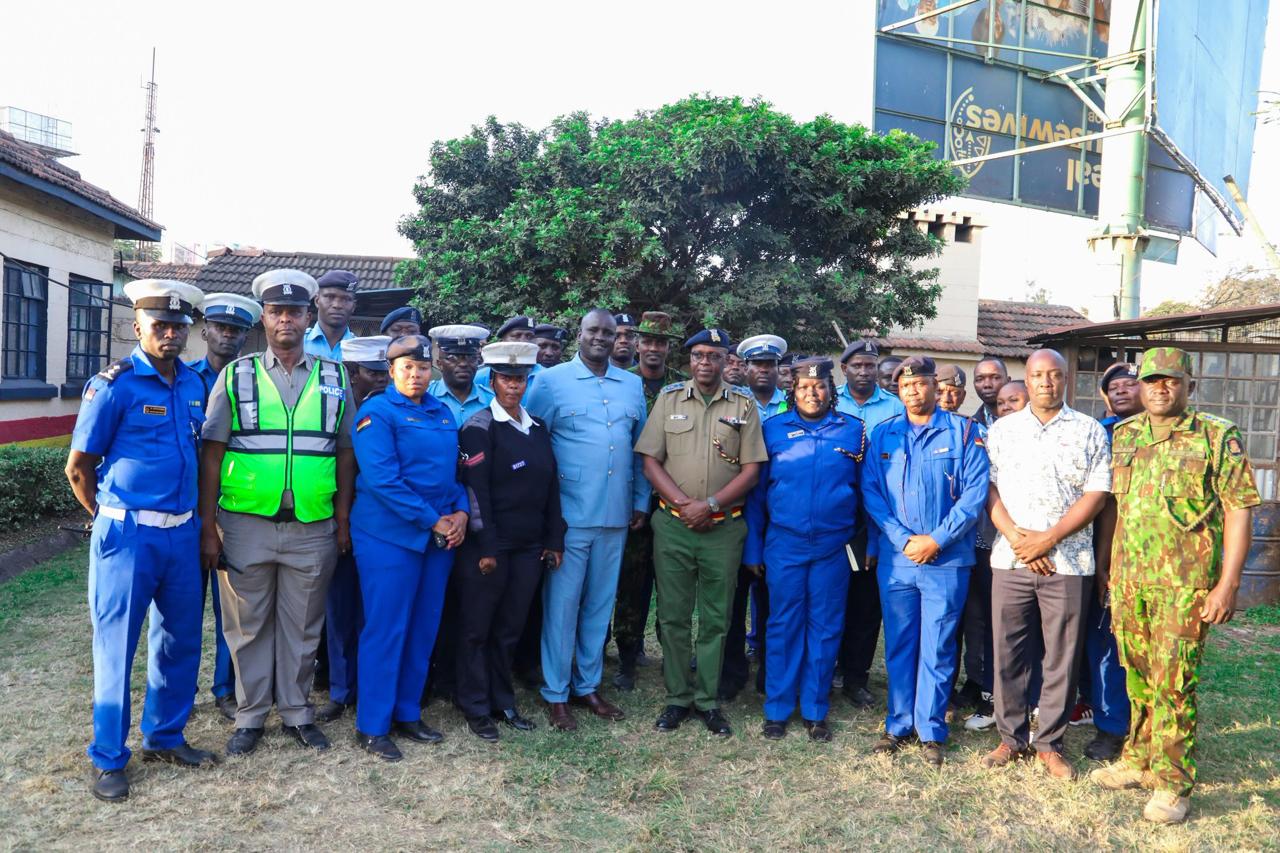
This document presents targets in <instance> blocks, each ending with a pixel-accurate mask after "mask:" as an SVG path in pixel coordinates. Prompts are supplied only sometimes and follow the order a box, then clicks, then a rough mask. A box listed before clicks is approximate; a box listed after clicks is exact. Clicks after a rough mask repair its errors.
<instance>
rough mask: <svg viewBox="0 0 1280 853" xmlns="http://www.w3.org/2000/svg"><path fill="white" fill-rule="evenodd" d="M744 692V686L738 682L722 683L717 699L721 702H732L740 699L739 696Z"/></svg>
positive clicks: (717, 692)
mask: <svg viewBox="0 0 1280 853" xmlns="http://www.w3.org/2000/svg"><path fill="white" fill-rule="evenodd" d="M741 692H742V684H741V683H740V682H736V681H730V682H724V681H721V682H720V689H719V690H717V691H716V698H717V699H719V700H720V701H721V702H732V701H733V700H734V699H737V698H738V694H739V693H741Z"/></svg>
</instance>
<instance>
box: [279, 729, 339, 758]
mask: <svg viewBox="0 0 1280 853" xmlns="http://www.w3.org/2000/svg"><path fill="white" fill-rule="evenodd" d="M280 730H281V731H282V732H284V733H285V734H287V735H289V736H290V737H292V738H293V739H294V740H296V741H297V742H298V744H299V745H300V746H305V747H307V748H308V749H314V750H316V751H317V752H320V751H323V750H326V749H328V748H329V739H328V738H327V737H325V736H324V732H322V731H320V727H319V726H317V725H316V724H315V723H303V724H302V725H300V726H281V727H280Z"/></svg>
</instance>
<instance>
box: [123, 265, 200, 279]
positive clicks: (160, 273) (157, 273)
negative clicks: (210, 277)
mask: <svg viewBox="0 0 1280 853" xmlns="http://www.w3.org/2000/svg"><path fill="white" fill-rule="evenodd" d="M202 269H204V265H203V264H165V263H160V262H159V261H125V262H124V271H125V272H127V273H128V274H129V275H130V277H132V278H168V279H172V280H174V281H187V282H191V283H192V284H195V281H196V277H197V276H198V275H200V270H202Z"/></svg>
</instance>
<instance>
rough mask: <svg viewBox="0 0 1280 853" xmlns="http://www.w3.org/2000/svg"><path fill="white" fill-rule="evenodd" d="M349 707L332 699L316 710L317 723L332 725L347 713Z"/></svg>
mask: <svg viewBox="0 0 1280 853" xmlns="http://www.w3.org/2000/svg"><path fill="white" fill-rule="evenodd" d="M348 707H349V706H348V705H345V704H343V703H342V702H335V701H333V700H332V699H330V700H329V701H328V702H325V703H324V704H323V705H321V706H320V707H319V708H317V709H316V722H317V723H332V722H333V721H334V720H336V719H338V718H339V717H341V716H342V715H343V714H345V713H347V708H348Z"/></svg>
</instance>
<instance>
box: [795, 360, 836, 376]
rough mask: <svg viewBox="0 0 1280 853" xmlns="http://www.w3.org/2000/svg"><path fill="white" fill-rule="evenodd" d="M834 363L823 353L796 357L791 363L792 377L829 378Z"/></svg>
mask: <svg viewBox="0 0 1280 853" xmlns="http://www.w3.org/2000/svg"><path fill="white" fill-rule="evenodd" d="M834 368H835V365H833V364H832V363H831V359H829V358H827V357H826V356H825V355H816V356H813V357H811V358H802V359H797V360H796V361H793V362H792V363H791V378H792V379H806V378H808V379H830V378H831V371H832V370H833V369H834Z"/></svg>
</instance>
